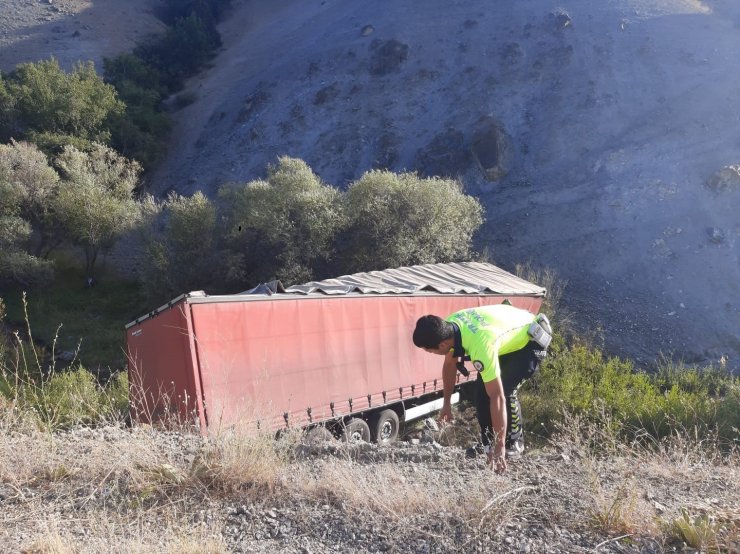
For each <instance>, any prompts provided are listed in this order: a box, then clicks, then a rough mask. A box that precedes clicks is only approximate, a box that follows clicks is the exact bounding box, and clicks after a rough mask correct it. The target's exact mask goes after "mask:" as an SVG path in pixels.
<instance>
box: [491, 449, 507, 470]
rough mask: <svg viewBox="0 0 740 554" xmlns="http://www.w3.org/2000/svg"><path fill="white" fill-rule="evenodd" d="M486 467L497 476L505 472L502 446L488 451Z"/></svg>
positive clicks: (504, 457) (504, 455)
mask: <svg viewBox="0 0 740 554" xmlns="http://www.w3.org/2000/svg"><path fill="white" fill-rule="evenodd" d="M488 465H489V466H490V467H491V468H492V469H493V471H495V472H496V473H497V474H498V475H502V474H503V473H504V472H505V471H506V448H505V446H503V445H499V446H496V447H495V448H491V449H490V450H489V451H488Z"/></svg>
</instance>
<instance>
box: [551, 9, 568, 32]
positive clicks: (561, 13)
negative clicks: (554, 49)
mask: <svg viewBox="0 0 740 554" xmlns="http://www.w3.org/2000/svg"><path fill="white" fill-rule="evenodd" d="M550 21H551V22H552V24H553V28H554V30H555V31H562V30H563V29H567V28H568V27H571V26H572V25H573V20H572V19H571V18H570V15H569V14H568V12H567V11H565V10H563V9H558V10H555V11H554V12H551V13H550Z"/></svg>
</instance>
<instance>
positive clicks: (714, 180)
mask: <svg viewBox="0 0 740 554" xmlns="http://www.w3.org/2000/svg"><path fill="white" fill-rule="evenodd" d="M706 185H707V187H709V188H710V189H711V190H713V191H714V192H730V191H738V190H740V165H728V166H727V167H723V168H722V169H720V170H719V171H718V172H717V173H715V174H714V175H712V176H711V177H710V178H709V180H708V181H707V183H706Z"/></svg>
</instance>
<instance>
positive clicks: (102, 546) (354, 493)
mask: <svg viewBox="0 0 740 554" xmlns="http://www.w3.org/2000/svg"><path fill="white" fill-rule="evenodd" d="M568 421H569V424H568V425H566V426H564V429H563V432H562V433H561V435H559V436H558V438H557V439H554V440H553V446H554V448H553V447H545V448H543V449H542V453H538V454H534V453H532V454H529V455H528V457H526V458H525V462H524V463H519V464H516V463H513V464H511V467H510V470H509V472H508V474H507V475H506V476H505V477H499V476H496V475H493V474H492V473H491V472H490V471H489V470H487V469H485V467H484V464H483V461H482V460H480V459H477V460H472V461H471V460H467V459H466V458H465V457H464V454H463V452H462V451H461V450H454V449H446V450H445V451H444V452H443V453H442V454H440V453H437V452H436V451H434V450H433V449H432V447H424V446H420V447H418V448H417V449H416V450H413V449H411V450H407V449H403V448H401V449H385V450H383V449H379V450H378V449H375V448H374V447H369V446H368V447H367V448H364V447H361V448H354V449H353V448H352V447H349V446H340V445H339V444H336V445H333V446H330V447H311V448H306V447H303V446H301V445H299V444H298V440H297V437H296V436H287V437H283V439H281V440H274V439H273V438H272V437H271V436H266V435H263V436H257V437H254V436H252V437H244V436H241V435H237V434H233V433H232V434H229V433H222V434H220V435H217V436H214V437H209V438H204V437H201V436H199V435H195V434H188V433H186V432H170V431H159V430H157V429H154V428H151V427H147V426H140V427H135V428H133V429H122V428H112V427H111V428H103V429H85V428H82V429H77V430H74V431H73V432H65V433H48V432H39V431H33V430H31V431H27V432H14V431H11V430H9V429H8V428H7V427H6V428H5V430H4V431H3V432H1V433H0V492H2V494H3V495H4V497H5V502H6V503H7V506H8V508H7V509H6V510H5V511H4V513H2V514H0V527H5V528H7V529H16V528H19V529H24V530H25V532H26V535H25V536H26V537H27V538H26V539H25V540H24V541H22V544H17V545H16V547H15V548H4V546H3V545H2V540H1V539H0V550H8V551H18V550H20V549H21V548H24V549H25V551H26V552H64V553H67V552H80V553H83V552H100V551H112V552H140V553H149V552H158V553H159V552H214V553H220V552H227V551H228V547H227V543H226V539H225V538H224V535H223V532H224V527H223V522H222V521H218V518H216V519H214V520H213V521H211V520H209V521H208V522H207V524H204V525H201V526H199V525H194V524H193V521H194V518H197V517H199V516H198V513H199V512H200V511H201V510H202V509H203V507H204V506H205V507H208V506H210V507H213V510H214V513H221V514H222V517H225V515H224V514H225V513H226V512H227V509H226V507H227V506H233V505H234V504H235V503H236V504H238V505H242V504H244V505H247V506H254V507H255V509H254V510H256V512H255V511H254V510H253V511H252V512H251V513H253V514H254V513H260V511H261V510H271V509H272V508H273V507H281V506H282V507H287V508H288V511H289V512H290V510H294V511H295V512H296V515H293V516H291V517H293V521H294V523H295V525H298V526H299V527H300V528H301V530H302V531H301V532H302V533H304V534H307V535H308V536H312V534H314V533H316V532H318V531H316V530H315V529H314V526H315V523H316V521H317V519H316V518H317V517H323V516H321V513H323V512H321V510H319V508H317V507H321V506H327V507H328V508H327V509H328V510H329V513H334V514H341V518H342V521H345V522H346V523H343V525H344V524H346V525H349V526H355V525H356V526H360V527H362V528H363V529H370V530H371V529H385V530H387V531H388V533H389V535H390V536H392V537H393V538H392V539H391V546H392V547H393V548H398V549H401V550H404V548H406V547H407V545H408V542H407V541H409V540H415V538H418V537H426V540H429V541H432V542H434V543H435V544H438V545H439V548H440V549H441V550H443V551H457V550H459V549H461V548H463V549H464V548H473V550H474V549H475V547H474V545H476V544H478V543H479V541H483V542H484V543H487V542H489V541H494V540H496V537H498V536H499V533H502V532H505V530H506V529H508V528H516V526H517V525H519V526H524V527H523V528H524V529H527V527H526V526H530V525H532V524H533V522H539V523H537V525H540V528H539V529H540V530H539V531H538V532H543V529H546V528H548V526H554V527H560V528H568V529H573V530H577V532H589V533H593V534H594V536H597V537H600V538H599V540H598V541H596V542H595V543H594V544H596V543H597V542H600V541H601V540H605V538H606V540H616V539H617V538H618V537H619V536H623V535H630V536H631V537H647V538H650V539H651V540H653V541H655V542H656V543H658V544H666V543H668V544H674V543H677V542H686V543H687V544H692V543H693V544H697V545H698V544H702V545H704V546H702V547H701V548H706V549H711V548H715V547H716V548H718V549H719V551H722V552H727V551H732V547H731V546H730V545H733V544H736V542H733V541H736V539H735V538H733V537H736V536H737V534H738V529H739V528H740V527H739V524H738V521H740V517H739V516H738V505H737V500H736V492H737V487H735V488H734V489H733V487H731V486H730V487H728V486H727V484H732V483H735V484H736V483H738V482H740V469H739V468H740V464H739V463H738V462H740V460H739V459H738V456H737V453H736V452H729V453H728V452H726V451H725V452H722V451H720V450H718V449H713V447H712V445H711V443H710V442H709V441H705V442H701V443H699V444H696V443H693V442H692V441H693V440H694V439H693V437H680V436H676V437H673V438H672V439H671V440H666V441H664V442H662V443H661V444H660V445H657V446H656V445H652V447H648V445H645V444H635V445H631V446H630V445H622V444H620V443H618V441H616V440H613V437H610V436H609V433H610V432H611V431H609V429H611V427H609V426H608V425H607V426H594V425H593V424H591V425H590V426H589V425H587V424H586V423H584V422H580V421H578V420H577V419H573V418H571V419H569V420H568ZM597 442H598V443H601V444H603V445H604V449H603V450H598V449H594V447H593V445H594V444H595V443H597ZM692 444H693V446H692ZM425 448H426V449H427V450H424V449H425ZM405 452H419V453H426V454H425V455H426V456H427V457H426V458H424V459H425V460H426V461H418V460H417V461H414V460H413V456H408V455H407V456H405V457H404V456H403V455H402V454H404V453H405ZM557 453H563V454H562V455H561V454H557ZM710 500H711V502H710ZM70 510H72V511H71V512H70ZM317 510H319V512H320V514H319V515H318V516H317V515H316V511H317ZM682 510H686V515H685V516H684V512H683V511H682ZM68 513H72V514H74V517H73V518H72V519H69V516H68V515H66V514H68ZM42 515H43V517H42ZM201 523H203V522H202V521H201ZM247 524H249V525H251V523H247ZM368 532H369V533H370V534H371V535H372V532H370V531H368ZM733 534H734V535H733ZM112 545H115V546H112ZM347 548H348V549H351V548H352V547H351V546H347ZM696 548H699V547H698V546H697V547H696ZM55 549H57V550H55ZM406 550H411V548H410V547H409V548H406Z"/></svg>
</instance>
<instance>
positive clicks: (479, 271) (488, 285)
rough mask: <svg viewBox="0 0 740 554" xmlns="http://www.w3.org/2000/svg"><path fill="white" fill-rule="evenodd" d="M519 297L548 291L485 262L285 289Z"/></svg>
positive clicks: (434, 266) (407, 269) (414, 268)
mask: <svg viewBox="0 0 740 554" xmlns="http://www.w3.org/2000/svg"><path fill="white" fill-rule="evenodd" d="M424 291H427V292H438V293H442V294H460V293H464V294H476V293H477V294H481V293H494V294H517V295H522V294H524V295H534V296H544V295H545V289H544V288H543V287H540V286H537V285H535V284H533V283H530V282H529V281H525V280H524V279H521V278H520V277H517V276H516V275H513V274H511V273H509V272H508V271H504V270H503V269H501V268H499V267H496V266H495V265H492V264H488V263H483V262H452V263H441V264H424V265H414V266H409V267H400V268H397V269H384V270H382V271H370V272H367V273H355V274H353V275H344V276H342V277H336V278H334V279H325V280H323V281H311V282H309V283H305V284H303V285H295V286H292V287H288V288H286V289H285V292H287V293H298V294H306V295H310V294H330V295H341V294H350V293H360V294H410V293H411V294H413V293H417V292H424Z"/></svg>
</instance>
